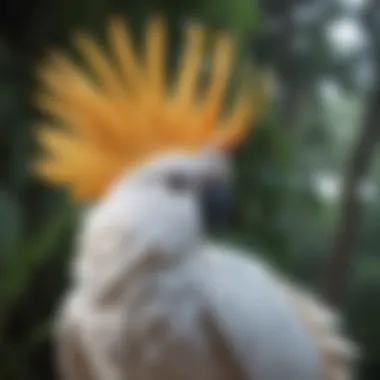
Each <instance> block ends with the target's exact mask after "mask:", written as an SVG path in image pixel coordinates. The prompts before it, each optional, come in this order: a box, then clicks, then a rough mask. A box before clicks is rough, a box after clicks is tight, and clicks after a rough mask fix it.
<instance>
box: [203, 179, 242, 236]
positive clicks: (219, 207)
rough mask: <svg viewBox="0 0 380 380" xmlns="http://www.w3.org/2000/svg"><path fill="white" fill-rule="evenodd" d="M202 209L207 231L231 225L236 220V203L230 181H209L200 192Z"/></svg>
mask: <svg viewBox="0 0 380 380" xmlns="http://www.w3.org/2000/svg"><path fill="white" fill-rule="evenodd" d="M202 211H203V217H204V223H205V227H206V229H207V230H208V231H211V232H213V231H217V230H221V229H226V228H229V227H232V226H233V225H234V223H235V220H236V204H235V197H234V191H233V187H232V185H231V184H230V183H227V182H222V181H215V182H211V183H209V184H208V185H207V186H206V187H205V189H204V191H203V194H202Z"/></svg>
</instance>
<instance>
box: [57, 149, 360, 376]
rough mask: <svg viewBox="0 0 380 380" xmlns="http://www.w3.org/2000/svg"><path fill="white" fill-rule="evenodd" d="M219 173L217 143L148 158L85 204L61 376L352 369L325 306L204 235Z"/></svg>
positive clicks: (62, 338)
mask: <svg viewBox="0 0 380 380" xmlns="http://www.w3.org/2000/svg"><path fill="white" fill-rule="evenodd" d="M179 175H180V176H182V179H183V184H184V185H183V186H182V187H181V188H180V189H178V188H175V187H174V188H173V187H171V183H172V182H171V179H172V178H173V176H177V177H178V176H179ZM228 176H229V168H228V164H227V162H226V161H225V158H224V157H222V156H219V155H218V154H216V152H211V151H209V152H206V153H205V154H200V155H194V156H192V155H188V154H180V153H178V154H173V155H168V156H164V157H161V158H156V159H152V160H151V161H149V162H148V163H146V164H145V165H142V167H141V168H140V169H138V170H136V171H135V172H134V173H132V174H129V175H126V176H124V177H123V178H121V179H120V180H119V181H117V182H116V184H115V186H114V187H113V188H112V189H111V190H110V192H109V194H108V195H106V196H105V197H104V199H103V200H102V201H101V202H100V203H99V204H98V205H96V206H95V207H94V209H92V210H90V211H89V213H88V214H87V215H86V217H85V220H84V223H83V231H82V233H81V235H80V240H79V245H78V252H77V256H76V258H75V261H74V266H73V278H72V288H71V289H70V291H69V292H68V295H67V296H66V298H65V301H64V304H63V306H62V308H61V309H60V315H59V319H58V325H57V326H58V334H57V340H58V355H59V362H60V369H61V372H62V374H63V375H64V378H66V379H70V380H72V379H73V380H74V379H78V380H79V379H81V380H84V379H98V380H119V379H120V380H129V379H133V380H161V379H162V380H174V379H176V380H177V379H181V380H194V379H207V380H224V379H225V380H232V379H234V380H239V379H247V380H343V379H349V378H350V376H351V374H352V368H351V367H352V365H353V363H354V361H355V357H354V354H355V350H354V347H351V344H350V342H348V341H346V339H345V338H344V336H343V335H342V333H341V331H340V329H341V326H340V321H339V320H338V319H337V317H336V316H335V313H334V312H333V311H330V310H329V309H328V308H327V307H326V306H325V305H324V304H323V303H322V302H320V301H319V300H318V299H317V298H316V297H314V296H312V295H311V294H309V293H307V292H305V291H304V290H302V289H300V288H298V287H297V286H296V285H294V284H293V283H291V282H290V281H288V280H286V279H284V278H283V277H282V276H281V275H280V274H278V273H276V271H274V270H273V269H271V268H270V267H269V266H267V265H265V263H263V262H262V261H261V260H259V259H257V258H252V257H247V255H246V253H244V252H240V251H238V250H236V249H235V248H232V247H228V246H222V245H218V244H216V243H212V242H210V241H208V239H207V237H206V236H205V235H204V230H203V225H202V217H201V210H200V206H199V196H200V191H201V189H202V187H203V186H206V184H207V183H208V182H209V181H210V180H211V179H212V180H215V179H225V178H226V177H228Z"/></svg>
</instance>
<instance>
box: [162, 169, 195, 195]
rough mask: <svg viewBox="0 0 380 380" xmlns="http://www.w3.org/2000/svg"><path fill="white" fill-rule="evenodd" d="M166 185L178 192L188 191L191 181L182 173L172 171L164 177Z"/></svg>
mask: <svg viewBox="0 0 380 380" xmlns="http://www.w3.org/2000/svg"><path fill="white" fill-rule="evenodd" d="M166 186H167V187H168V188H169V190H171V191H173V192H176V193H180V192H185V191H188V190H189V189H190V188H191V181H190V178H189V177H188V176H186V175H185V174H183V173H172V174H171V175H169V176H168V177H167V178H166Z"/></svg>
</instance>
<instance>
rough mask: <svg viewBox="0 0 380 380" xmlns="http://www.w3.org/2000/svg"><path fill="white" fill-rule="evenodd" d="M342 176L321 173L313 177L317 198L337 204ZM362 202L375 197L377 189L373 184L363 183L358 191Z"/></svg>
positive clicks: (339, 197)
mask: <svg viewBox="0 0 380 380" xmlns="http://www.w3.org/2000/svg"><path fill="white" fill-rule="evenodd" d="M342 179H343V178H342V176H339V175H336V174H333V173H327V172H322V173H318V174H316V175H315V176H314V186H315V189H316V190H317V192H318V193H319V196H320V197H321V198H322V199H324V200H326V201H329V202H333V203H335V202H337V201H338V200H339V199H341V196H342V187H343V182H342ZM359 193H360V196H361V197H362V199H363V200H364V201H367V202H368V201H372V200H374V199H375V197H376V196H377V189H376V187H375V185H374V184H373V183H370V182H363V183H362V184H361V186H360V189H359Z"/></svg>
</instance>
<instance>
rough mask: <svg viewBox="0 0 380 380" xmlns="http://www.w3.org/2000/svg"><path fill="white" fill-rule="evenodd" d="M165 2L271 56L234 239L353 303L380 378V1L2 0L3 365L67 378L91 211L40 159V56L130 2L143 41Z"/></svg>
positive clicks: (19, 379)
mask: <svg viewBox="0 0 380 380" xmlns="http://www.w3.org/2000/svg"><path fill="white" fill-rule="evenodd" d="M154 10H160V11H162V13H163V14H164V15H166V16H167V18H168V20H169V22H170V27H171V38H172V44H171V46H172V49H171V53H172V54H171V57H172V61H173V64H174V63H175V61H176V57H177V56H178V52H179V47H180V41H181V25H182V24H183V22H184V21H185V20H186V19H187V18H188V17H195V18H197V19H199V20H201V21H203V22H204V23H206V24H207V25H209V26H210V28H215V29H218V28H227V29H229V30H230V31H231V32H232V33H233V34H234V35H235V36H236V38H237V39H238V42H239V49H240V53H241V55H242V56H244V57H246V58H248V59H249V60H251V61H252V62H256V63H258V64H262V65H264V66H265V67H268V66H269V67H271V68H272V69H273V70H274V72H275V74H276V81H275V94H274V98H273V101H272V102H271V104H270V107H269V109H268V112H266V115H265V117H263V118H262V119H261V121H260V123H259V124H258V125H257V128H256V132H255V133H254V134H253V135H252V137H251V138H250V139H249V140H248V141H247V142H246V143H245V144H244V145H243V146H242V147H241V149H240V150H239V151H238V152H237V154H236V167H237V172H238V173H237V185H238V186H237V192H238V200H239V212H240V215H239V223H238V224H237V225H236V226H235V227H236V228H235V229H234V231H231V235H230V236H228V238H229V239H231V240H235V241H236V242H238V243H239V244H241V245H243V246H246V247H249V248H250V249H252V251H255V252H256V253H257V254H260V255H263V256H264V257H266V258H267V259H268V260H270V261H272V262H273V263H274V265H277V266H278V267H280V268H281V269H282V270H283V271H285V272H286V273H289V274H291V275H293V276H295V277H296V278H297V279H299V281H301V282H302V283H303V284H306V285H308V286H310V287H312V288H314V289H316V290H317V291H319V292H320V293H321V294H323V295H324V296H325V297H326V298H327V299H328V300H329V301H330V302H331V303H332V304H334V305H337V306H338V307H340V308H341V309H342V310H343V312H344V315H345V317H346V320H347V328H348V331H350V333H351V334H352V336H354V337H355V338H356V339H357V340H358V341H359V342H360V343H362V344H363V347H364V360H363V361H362V364H361V368H360V375H359V377H358V378H360V379H365V380H370V379H380V252H379V248H380V192H379V185H380V156H379V154H378V152H379V151H378V149H377V146H378V142H379V138H380V85H379V83H380V2H379V1H377V0H373V1H371V0H368V1H366V0H287V1H285V0H262V1H259V0H181V1H179V0H139V1H138V2H136V1H130V0H91V1H88V0H3V2H2V4H1V6H0V378H1V379H4V380H34V379H38V380H41V379H47V380H48V379H53V378H54V371H53V367H52V344H51V334H50V333H51V323H52V318H53V317H54V311H55V309H56V306H57V303H58V302H59V300H60V297H61V295H62V292H63V291H64V289H65V287H66V284H67V267H68V264H69V262H70V257H71V252H72V250H71V246H72V236H73V233H74V231H75V225H76V221H77V214H78V212H77V211H78V210H77V207H76V206H75V205H74V204H73V202H72V201H71V200H70V198H69V197H68V196H67V194H65V193H64V192H63V191H61V190H57V189H52V188H49V187H46V186H45V185H44V184H42V183H40V182H38V181H36V180H35V179H34V178H33V176H32V175H31V173H30V170H29V164H30V162H31V160H32V158H33V157H34V154H35V153H36V149H37V147H36V144H35V141H34V139H33V133H34V125H35V123H36V121H37V120H39V119H40V117H41V115H39V114H38V112H37V110H36V109H35V108H34V107H33V104H32V101H31V99H32V94H33V90H34V88H35V85H36V80H35V75H34V73H35V68H36V67H37V66H38V64H39V62H41V60H42V59H43V58H44V57H45V54H46V52H48V51H49V49H51V48H52V47H57V46H58V47H64V48H67V49H71V46H70V36H71V33H72V32H73V30H75V29H78V28H79V29H84V28H85V29H88V30H90V31H91V32H92V33H94V34H95V35H97V36H99V38H103V37H104V22H105V19H106V16H107V15H109V14H111V13H113V12H121V13H122V14H124V15H125V18H126V19H127V20H129V21H130V23H131V25H132V26H133V30H134V31H135V33H136V40H137V41H138V40H139V36H140V34H141V28H142V27H143V26H144V23H145V21H146V17H147V16H148V15H149V14H150V13H151V12H152V11H154Z"/></svg>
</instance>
